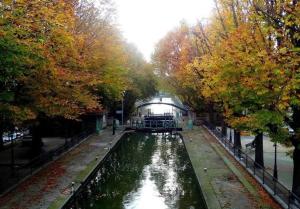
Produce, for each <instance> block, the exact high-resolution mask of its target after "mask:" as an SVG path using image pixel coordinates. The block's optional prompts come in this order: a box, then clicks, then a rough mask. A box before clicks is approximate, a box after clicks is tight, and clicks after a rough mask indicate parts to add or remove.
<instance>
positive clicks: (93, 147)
mask: <svg viewBox="0 0 300 209" xmlns="http://www.w3.org/2000/svg"><path fill="white" fill-rule="evenodd" d="M118 133H119V132H118ZM120 136H121V135H120V134H117V135H112V130H111V129H107V130H105V131H103V132H102V133H101V134H100V135H92V136H90V137H89V138H88V139H86V140H85V141H84V142H82V143H81V144H80V145H78V146H77V147H76V148H74V149H73V150H71V151H70V152H68V153H66V154H64V155H63V156H61V157H60V158H59V159H57V160H55V161H53V162H51V163H50V164H48V165H46V166H45V167H44V168H42V169H41V170H40V171H38V172H37V173H35V174H34V175H33V176H31V177H29V178H28V179H26V180H25V181H24V182H22V183H21V184H19V185H18V186H17V187H16V188H15V189H13V190H12V191H10V192H9V193H7V194H6V195H4V196H2V197H0V208H1V209H42V208H45V209H46V208H53V209H54V208H60V207H62V206H63V204H64V202H65V201H66V200H67V198H68V197H70V196H71V194H72V182H74V183H75V184H74V190H75V189H76V188H78V187H79V186H80V183H81V182H82V181H83V180H84V179H85V178H86V177H87V176H88V174H89V173H90V172H91V171H92V170H93V169H94V168H95V167H96V166H97V164H98V163H99V162H100V161H101V160H102V158H103V157H104V156H105V155H106V154H107V153H108V151H109V148H111V147H112V146H113V145H114V144H115V143H116V141H117V140H118V139H119V138H120Z"/></svg>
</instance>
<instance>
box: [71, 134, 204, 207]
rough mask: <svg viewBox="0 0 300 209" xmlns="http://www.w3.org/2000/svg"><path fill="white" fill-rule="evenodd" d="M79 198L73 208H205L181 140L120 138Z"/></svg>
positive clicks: (147, 136) (143, 136)
mask: <svg viewBox="0 0 300 209" xmlns="http://www.w3.org/2000/svg"><path fill="white" fill-rule="evenodd" d="M78 197H79V198H77V203H76V207H74V205H73V208H91V209H96V208H99V209H202V208H205V206H204V205H205V204H204V203H203V199H202V194H201V189H200V187H199V184H198V182H197V180H196V177H195V175H194V172H193V169H192V166H191V163H190V161H189V159H188V156H187V152H186V150H185V147H184V145H183V143H182V141H181V139H180V138H179V136H174V135H173V136H171V135H167V134H164V135H163V134H139V133H134V134H130V135H128V136H127V137H124V138H123V139H122V140H121V141H120V143H119V145H118V147H117V148H116V149H115V150H114V151H113V152H112V153H111V155H110V156H109V158H108V159H107V160H106V161H105V162H104V164H103V166H102V167H101V168H100V169H99V171H98V172H97V174H96V175H95V177H93V180H92V181H91V182H90V184H89V186H87V187H86V188H84V189H83V190H82V192H81V193H80V195H78Z"/></svg>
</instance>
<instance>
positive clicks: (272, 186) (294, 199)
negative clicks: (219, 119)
mask: <svg viewBox="0 0 300 209" xmlns="http://www.w3.org/2000/svg"><path fill="white" fill-rule="evenodd" d="M204 125H205V127H206V128H207V129H209V130H210V131H211V132H212V133H213V134H214V135H215V136H216V138H217V139H218V141H219V142H221V143H222V144H223V145H224V147H225V148H226V150H227V151H228V152H229V153H230V154H231V155H233V156H234V157H235V159H236V160H237V161H238V162H239V163H240V164H241V165H242V166H244V167H245V168H246V169H247V171H248V172H249V173H250V174H251V175H252V176H253V177H254V178H256V179H257V180H258V182H259V183H260V184H261V185H262V186H263V187H265V188H266V190H267V191H268V192H269V193H270V194H271V195H272V196H273V197H274V199H276V200H277V201H278V203H279V204H281V205H282V206H284V207H285V208H290V209H296V208H298V209H299V208H300V198H299V197H298V196H297V195H296V194H294V193H293V192H292V191H290V190H289V189H287V188H286V186H284V185H283V184H282V183H280V182H279V181H278V179H276V178H274V177H273V175H272V174H270V173H269V172H268V171H267V170H266V169H265V168H264V167H262V166H260V165H259V164H257V163H256V162H255V160H254V159H253V158H252V157H251V156H249V155H248V154H247V153H246V152H244V151H243V150H242V149H237V148H236V147H235V146H234V144H233V143H232V142H230V140H229V139H228V138H227V137H223V136H222V133H221V131H219V130H217V129H216V127H215V126H213V125H212V124H210V123H208V122H207V121H204Z"/></svg>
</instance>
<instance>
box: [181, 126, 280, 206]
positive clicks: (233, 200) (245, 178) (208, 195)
mask: <svg viewBox="0 0 300 209" xmlns="http://www.w3.org/2000/svg"><path fill="white" fill-rule="evenodd" d="M181 135H182V137H183V141H184V143H185V146H186V149H187V152H188V154H189V157H190V159H191V162H192V165H193V167H194V170H195V173H196V175H197V178H198V181H199V184H200V186H201V189H202V193H203V196H204V199H205V201H206V204H207V207H208V209H221V208H222V209H223V208H228V209H233V208H234V209H245V208H247V209H248V208H251V209H252V208H257V209H259V208H274V209H275V208H276V209H277V208H281V207H280V206H279V205H278V204H277V203H276V202H275V201H274V200H273V199H272V198H271V197H270V196H269V195H268V194H267V192H266V191H264V189H263V188H262V187H261V186H260V185H259V184H258V183H257V182H255V180H254V179H253V178H252V177H251V176H250V175H249V174H248V173H247V172H246V171H245V170H244V169H243V168H242V167H241V166H239V165H238V164H237V163H236V162H235V160H234V159H233V158H232V157H231V156H230V155H228V153H226V151H225V150H224V148H223V147H222V146H221V145H220V144H219V143H218V142H217V141H216V139H215V138H213V136H211V135H210V134H209V132H208V131H207V130H206V129H204V128H202V127H194V128H193V130H188V131H183V132H182V133H181Z"/></svg>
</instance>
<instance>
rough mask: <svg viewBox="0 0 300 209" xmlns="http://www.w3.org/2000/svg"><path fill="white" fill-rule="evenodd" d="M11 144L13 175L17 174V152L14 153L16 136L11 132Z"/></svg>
mask: <svg viewBox="0 0 300 209" xmlns="http://www.w3.org/2000/svg"><path fill="white" fill-rule="evenodd" d="M9 137H10V143H11V144H10V146H11V171H12V172H11V173H12V176H14V175H15V153H14V137H13V134H10V136H9Z"/></svg>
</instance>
